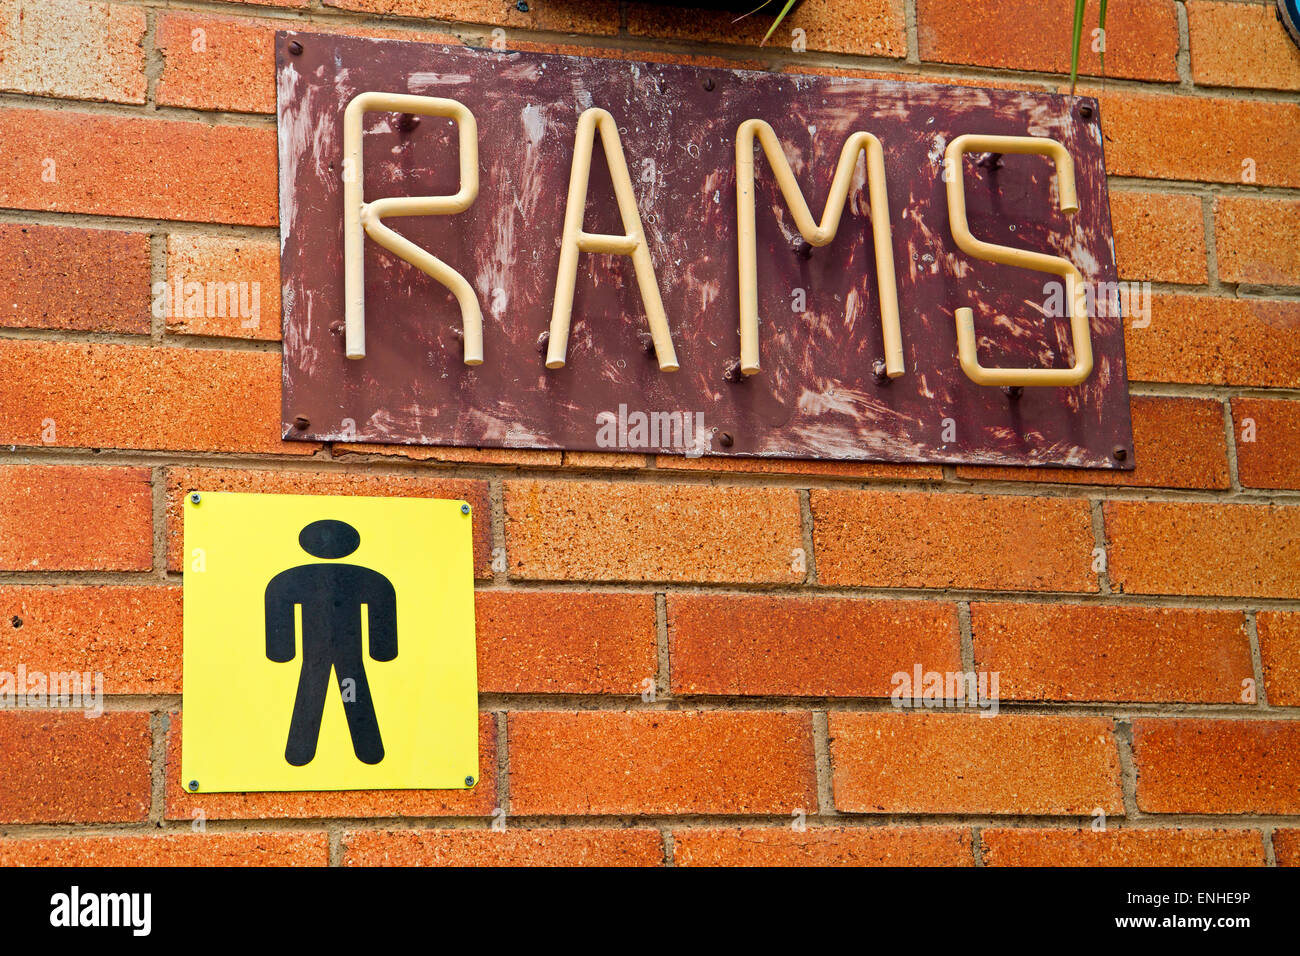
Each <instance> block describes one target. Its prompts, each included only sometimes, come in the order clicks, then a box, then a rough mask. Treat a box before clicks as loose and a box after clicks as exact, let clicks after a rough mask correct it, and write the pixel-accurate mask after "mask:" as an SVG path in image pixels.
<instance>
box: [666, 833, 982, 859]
mask: <svg viewBox="0 0 1300 956" xmlns="http://www.w3.org/2000/svg"><path fill="white" fill-rule="evenodd" d="M673 846H674V849H673V862H674V863H675V864H676V865H677V866H973V865H974V858H973V857H972V856H971V846H970V833H969V831H967V830H957V829H948V828H941V827H808V828H807V829H806V830H803V831H796V830H794V829H791V828H789V827H785V828H782V829H777V828H775V827H736V828H734V829H715V828H704V827H700V828H694V827H692V828H690V829H683V830H674V831H673Z"/></svg>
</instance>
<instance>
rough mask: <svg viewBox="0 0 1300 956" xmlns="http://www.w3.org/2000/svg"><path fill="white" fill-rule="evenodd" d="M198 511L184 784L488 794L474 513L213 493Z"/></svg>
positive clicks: (446, 505)
mask: <svg viewBox="0 0 1300 956" xmlns="http://www.w3.org/2000/svg"><path fill="white" fill-rule="evenodd" d="M184 510H185V588H184V594H185V685H184V690H185V696H184V719H183V722H182V735H183V737H182V749H181V786H183V787H184V788H185V789H186V790H188V791H191V792H199V793H206V792H212V791H256V790H371V789H376V790H379V789H450V788H456V787H459V788H464V787H467V786H473V785H474V783H475V782H476V781H477V780H478V776H479V773H478V678H477V674H476V670H475V657H474V573H473V564H474V558H473V539H472V535H471V530H470V528H471V522H472V520H473V519H472V516H471V514H470V508H469V505H468V504H466V503H464V502H462V501H437V500H431V499H427V498H360V497H325V496H318V495H256V494H233V493H228V492H206V491H202V490H199V491H194V492H190V493H189V494H187V495H186V496H185V502H184Z"/></svg>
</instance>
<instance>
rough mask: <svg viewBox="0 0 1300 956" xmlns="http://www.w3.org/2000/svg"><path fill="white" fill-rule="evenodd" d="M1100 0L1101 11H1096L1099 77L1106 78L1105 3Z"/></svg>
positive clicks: (1105, 0) (1105, 1)
mask: <svg viewBox="0 0 1300 956" xmlns="http://www.w3.org/2000/svg"><path fill="white" fill-rule="evenodd" d="M1107 2H1108V0H1101V9H1100V10H1098V11H1097V27H1098V28H1099V29H1100V30H1101V53H1100V56H1101V75H1102V77H1105V76H1106V3H1107Z"/></svg>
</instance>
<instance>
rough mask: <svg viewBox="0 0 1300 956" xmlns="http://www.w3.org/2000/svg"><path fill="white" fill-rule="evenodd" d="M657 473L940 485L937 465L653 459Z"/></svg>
mask: <svg viewBox="0 0 1300 956" xmlns="http://www.w3.org/2000/svg"><path fill="white" fill-rule="evenodd" d="M655 468H657V469H659V470H660V471H708V472H718V473H722V474H751V475H817V476H821V477H826V478H879V479H885V480H890V481H942V480H943V469H942V468H940V467H939V466H938V465H895V464H881V463H878V462H872V461H803V460H795V459H789V458H714V457H711V456H710V457H702V458H687V457H686V456H685V455H656V456H655Z"/></svg>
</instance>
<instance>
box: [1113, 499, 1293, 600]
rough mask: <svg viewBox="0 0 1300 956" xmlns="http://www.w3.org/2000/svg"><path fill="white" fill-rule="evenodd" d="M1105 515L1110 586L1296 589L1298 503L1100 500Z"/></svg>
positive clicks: (1249, 591)
mask: <svg viewBox="0 0 1300 956" xmlns="http://www.w3.org/2000/svg"><path fill="white" fill-rule="evenodd" d="M1105 515H1106V537H1107V539H1108V540H1109V541H1110V580H1111V584H1112V586H1114V587H1115V588H1117V589H1118V590H1121V591H1127V592H1128V593H1130V594H1222V595H1246V596H1250V597H1280V598H1294V597H1300V507H1289V508H1288V507H1278V506H1273V505H1244V504H1217V503H1216V504H1210V503H1201V502H1167V501H1108V502H1106V504H1105Z"/></svg>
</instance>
